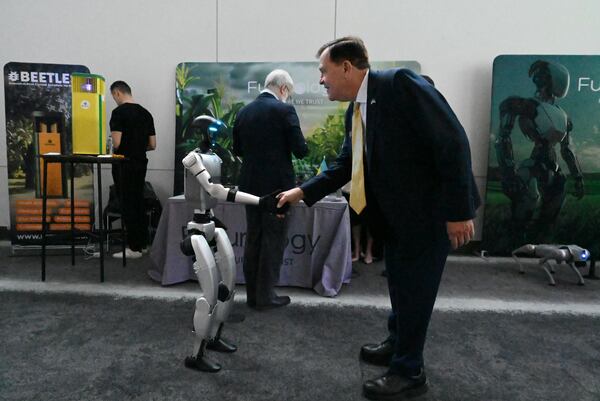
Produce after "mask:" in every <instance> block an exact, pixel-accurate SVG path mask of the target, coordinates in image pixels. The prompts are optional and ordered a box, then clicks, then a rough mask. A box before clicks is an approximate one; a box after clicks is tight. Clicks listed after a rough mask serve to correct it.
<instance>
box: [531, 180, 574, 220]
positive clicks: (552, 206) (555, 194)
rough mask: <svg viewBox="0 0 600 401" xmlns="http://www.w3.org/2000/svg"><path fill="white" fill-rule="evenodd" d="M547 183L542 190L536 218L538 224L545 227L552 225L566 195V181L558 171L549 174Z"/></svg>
mask: <svg viewBox="0 0 600 401" xmlns="http://www.w3.org/2000/svg"><path fill="white" fill-rule="evenodd" d="M548 181H549V183H548V185H547V186H546V187H544V188H543V189H542V204H541V207H540V215H539V218H538V224H539V225H546V226H547V225H549V224H552V223H554V221H555V220H556V217H557V216H558V214H559V213H560V210H561V209H562V207H563V205H564V203H565V197H566V195H567V192H566V190H565V186H566V182H567V179H566V177H565V176H564V175H563V174H562V172H561V171H560V170H559V171H557V172H556V173H551V175H550V178H549V180H548Z"/></svg>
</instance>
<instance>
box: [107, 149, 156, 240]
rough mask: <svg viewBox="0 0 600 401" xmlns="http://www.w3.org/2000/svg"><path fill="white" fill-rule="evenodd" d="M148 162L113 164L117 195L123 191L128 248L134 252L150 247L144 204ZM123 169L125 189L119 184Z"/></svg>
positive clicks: (122, 209)
mask: <svg viewBox="0 0 600 401" xmlns="http://www.w3.org/2000/svg"><path fill="white" fill-rule="evenodd" d="M147 166H148V160H143V161H139V160H129V161H127V162H124V163H122V164H113V168H112V176H113V181H114V183H115V188H116V189H117V195H118V196H119V199H120V196H121V191H123V203H124V204H123V205H122V206H121V215H122V217H123V222H124V224H125V229H126V230H127V246H128V247H129V249H131V250H132V251H138V252H139V251H141V250H142V248H145V247H146V246H147V245H148V238H149V234H148V221H147V220H148V217H147V215H146V207H145V203H144V186H145V183H146V169H147ZM120 168H123V174H122V177H123V188H121V183H120V182H119V169H120Z"/></svg>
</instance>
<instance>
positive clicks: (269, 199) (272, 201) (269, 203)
mask: <svg viewBox="0 0 600 401" xmlns="http://www.w3.org/2000/svg"><path fill="white" fill-rule="evenodd" d="M280 192H281V190H280V189H278V190H276V191H273V192H271V193H270V194H268V195H265V196H261V197H260V200H259V201H258V207H260V208H261V209H263V210H265V211H267V212H269V213H273V214H285V213H286V212H287V211H288V210H289V208H290V205H289V203H286V204H285V205H283V206H282V207H277V202H279V199H277V195H278V194H279V193H280Z"/></svg>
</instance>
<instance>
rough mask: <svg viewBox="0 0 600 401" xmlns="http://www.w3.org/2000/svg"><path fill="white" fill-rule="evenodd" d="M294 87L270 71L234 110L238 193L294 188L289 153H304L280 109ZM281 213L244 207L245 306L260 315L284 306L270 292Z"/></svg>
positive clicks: (290, 114)
mask: <svg viewBox="0 0 600 401" xmlns="http://www.w3.org/2000/svg"><path fill="white" fill-rule="evenodd" d="M293 87H294V83H293V81H292V78H291V77H290V74H288V73H287V72H286V71H284V70H274V71H272V72H271V73H269V75H267V78H266V79H265V89H264V90H263V91H262V92H261V94H260V95H259V96H258V97H257V98H256V99H255V100H254V101H253V102H252V103H250V104H248V105H247V106H245V107H244V108H242V109H241V110H240V112H239V113H238V115H237V118H236V120H235V125H234V127H233V150H234V153H235V154H236V155H238V156H241V157H242V158H243V160H244V163H243V164H242V170H241V175H240V182H239V188H240V191H244V192H248V193H251V194H253V195H257V196H264V195H267V194H270V193H272V192H275V191H281V190H286V189H290V188H293V187H294V185H295V175H294V168H293V166H292V153H293V154H294V155H295V156H296V157H298V158H303V157H304V156H306V154H307V153H308V147H307V146H306V141H305V140H304V136H303V135H302V130H301V129H300V121H299V120H298V115H297V114H296V110H295V109H294V107H293V106H292V105H289V104H286V103H285V102H286V100H287V98H288V96H289V95H290V94H291V93H292V91H293ZM287 221H288V218H287V214H286V213H284V214H278V215H274V214H272V213H269V212H266V211H264V210H260V209H259V208H258V207H256V206H246V224H247V236H246V248H245V250H244V277H245V280H246V292H247V304H248V306H250V307H252V308H255V309H259V310H264V309H270V308H276V307H279V306H285V305H287V304H289V303H290V298H289V297H288V296H278V295H277V294H276V293H275V291H274V287H275V285H276V284H277V282H278V281H279V271H280V268H281V261H282V258H283V251H284V249H285V244H286V236H287Z"/></svg>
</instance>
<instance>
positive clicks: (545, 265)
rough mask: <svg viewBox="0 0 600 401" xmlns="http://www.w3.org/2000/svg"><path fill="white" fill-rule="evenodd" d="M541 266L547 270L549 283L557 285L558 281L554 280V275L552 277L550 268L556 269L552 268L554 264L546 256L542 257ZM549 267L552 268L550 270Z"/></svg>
mask: <svg viewBox="0 0 600 401" xmlns="http://www.w3.org/2000/svg"><path fill="white" fill-rule="evenodd" d="M540 266H542V269H544V271H545V272H546V275H547V276H548V281H550V282H549V283H548V285H551V286H555V285H556V281H554V277H552V273H550V270H552V271H554V269H553V268H552V265H551V264H550V261H549V260H548V259H546V258H542V259H540ZM548 269H550V270H548Z"/></svg>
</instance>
